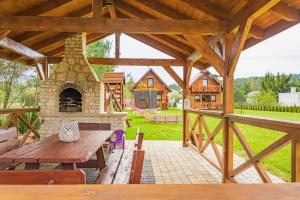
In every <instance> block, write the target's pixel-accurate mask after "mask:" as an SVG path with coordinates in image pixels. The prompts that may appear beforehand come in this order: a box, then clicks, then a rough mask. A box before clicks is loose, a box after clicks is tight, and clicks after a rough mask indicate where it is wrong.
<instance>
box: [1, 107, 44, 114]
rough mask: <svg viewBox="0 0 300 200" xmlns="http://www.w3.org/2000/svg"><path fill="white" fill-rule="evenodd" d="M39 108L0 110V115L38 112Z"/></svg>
mask: <svg viewBox="0 0 300 200" xmlns="http://www.w3.org/2000/svg"><path fill="white" fill-rule="evenodd" d="M39 111H40V108H39V107H38V108H14V109H0V114H13V113H21V112H39Z"/></svg>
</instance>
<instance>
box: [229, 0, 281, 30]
mask: <svg viewBox="0 0 300 200" xmlns="http://www.w3.org/2000/svg"><path fill="white" fill-rule="evenodd" d="M278 2H280V0H259V1H248V4H247V5H246V6H245V7H244V8H243V9H241V10H240V11H239V12H238V13H237V14H236V15H235V16H234V17H233V18H232V20H231V21H230V22H229V24H228V32H231V31H232V30H233V29H235V28H237V27H238V26H240V25H241V24H243V23H244V22H245V21H247V20H248V19H251V20H254V19H256V18H257V17H259V16H260V15H262V14H263V13H265V12H267V11H268V10H269V9H271V8H272V7H273V6H275V5H276V4H277V3H278Z"/></svg>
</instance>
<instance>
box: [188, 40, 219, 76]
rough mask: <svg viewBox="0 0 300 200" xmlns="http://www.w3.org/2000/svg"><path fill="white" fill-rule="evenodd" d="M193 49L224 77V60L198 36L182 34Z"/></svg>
mask: <svg viewBox="0 0 300 200" xmlns="http://www.w3.org/2000/svg"><path fill="white" fill-rule="evenodd" d="M184 37H185V38H186V39H187V40H188V41H189V42H190V43H191V45H193V46H194V47H195V49H196V50H197V51H198V52H199V53H200V54H201V55H202V56H203V57H204V58H205V59H206V60H207V61H208V62H209V63H210V64H211V65H212V66H213V67H214V68H215V69H216V70H217V71H218V73H219V74H220V75H221V76H223V75H224V60H223V59H222V58H221V57H220V56H219V55H218V54H217V53H216V52H215V51H214V50H213V49H212V48H211V47H210V45H209V43H208V42H207V41H206V40H205V39H204V38H203V37H202V36H201V35H198V34H184Z"/></svg>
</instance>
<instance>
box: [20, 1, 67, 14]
mask: <svg viewBox="0 0 300 200" xmlns="http://www.w3.org/2000/svg"><path fill="white" fill-rule="evenodd" d="M70 1H72V0H55V1H53V0H49V1H47V2H45V3H41V4H39V5H37V6H35V7H32V8H29V9H26V10H24V11H22V12H19V13H18V14H17V15H20V16H21V15H22V16H36V15H41V14H43V13H46V12H49V11H51V10H53V9H56V8H58V7H60V6H63V5H65V4H67V3H69V2H70Z"/></svg>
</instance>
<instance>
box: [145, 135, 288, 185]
mask: <svg viewBox="0 0 300 200" xmlns="http://www.w3.org/2000/svg"><path fill="white" fill-rule="evenodd" d="M143 149H144V150H145V152H146V153H145V165H144V169H143V178H142V183H154V182H155V183H156V184H189V183H190V184H197V183H221V181H222V179H221V177H222V176H221V173H220V172H219V171H218V170H216V169H215V168H214V167H212V166H211V165H210V164H209V163H208V162H207V161H206V160H205V159H204V158H203V157H202V156H201V155H199V154H198V153H197V152H196V151H195V150H194V149H192V148H191V147H189V148H183V147H182V145H181V141H149V140H146V141H144V143H143ZM206 155H207V156H208V157H210V159H212V160H213V161H214V162H215V163H217V161H216V159H215V157H214V153H213V152H212V149H210V148H208V149H207V150H206ZM243 161H244V159H243V158H241V157H239V156H237V155H235V156H234V165H235V166H237V165H238V164H241V163H242V162H243ZM150 162H151V163H150ZM150 164H151V165H152V166H151V165H150ZM151 168H152V169H151ZM151 171H152V173H151ZM147 176H148V177H149V178H147ZM152 177H154V181H153V178H152ZM270 177H271V179H272V181H273V182H275V183H279V182H283V181H282V180H281V179H279V178H278V177H275V176H273V175H270ZM236 181H237V182H239V183H260V182H261V181H260V178H259V176H258V174H257V172H256V170H255V169H254V168H253V167H252V168H249V169H248V170H246V171H245V172H243V173H241V174H240V175H239V176H237V177H236Z"/></svg>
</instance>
